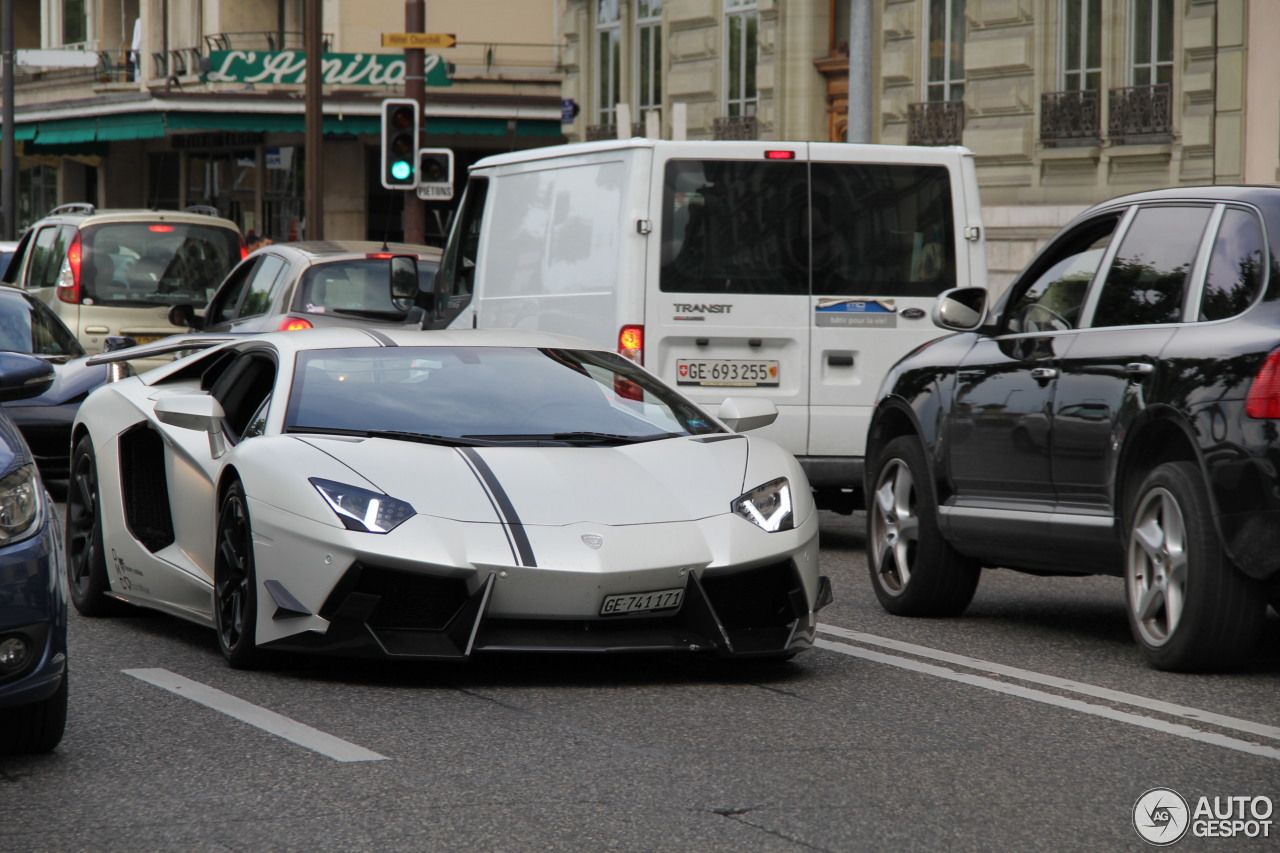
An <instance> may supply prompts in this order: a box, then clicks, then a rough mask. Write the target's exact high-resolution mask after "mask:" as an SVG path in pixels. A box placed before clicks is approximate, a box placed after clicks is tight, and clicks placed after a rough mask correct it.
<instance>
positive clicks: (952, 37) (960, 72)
mask: <svg viewBox="0 0 1280 853" xmlns="http://www.w3.org/2000/svg"><path fill="white" fill-rule="evenodd" d="M964 6H965V0H929V6H928V11H927V15H928V21H927V26H926V32H928V34H929V56H928V60H927V65H926V69H925V81H926V82H925V100H926V101H963V100H964V38H965V33H964V24H965V21H964Z"/></svg>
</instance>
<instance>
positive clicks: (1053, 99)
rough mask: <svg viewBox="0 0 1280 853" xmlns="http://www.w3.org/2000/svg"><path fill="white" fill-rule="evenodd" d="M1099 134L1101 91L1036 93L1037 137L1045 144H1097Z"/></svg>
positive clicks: (1100, 124) (1099, 137) (1100, 125)
mask: <svg viewBox="0 0 1280 853" xmlns="http://www.w3.org/2000/svg"><path fill="white" fill-rule="evenodd" d="M1101 134H1102V93H1101V92H1099V91H1098V90H1096V89H1086V90H1084V91H1080V92H1044V93H1042V94H1041V95H1040V141H1041V142H1043V143H1045V144H1046V145H1055V146H1070V145H1097V144H1098V143H1099V142H1100V141H1101Z"/></svg>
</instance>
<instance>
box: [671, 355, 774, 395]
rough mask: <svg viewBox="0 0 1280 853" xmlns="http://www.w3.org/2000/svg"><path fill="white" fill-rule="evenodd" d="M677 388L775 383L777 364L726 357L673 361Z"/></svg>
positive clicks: (749, 385)
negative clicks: (681, 386) (682, 386)
mask: <svg viewBox="0 0 1280 853" xmlns="http://www.w3.org/2000/svg"><path fill="white" fill-rule="evenodd" d="M676 384H678V385H736V386H739V387H746V388H752V387H755V386H757V385H777V384H778V362H776V361H745V360H737V359H727V358H682V359H680V360H678V361H677V362H676Z"/></svg>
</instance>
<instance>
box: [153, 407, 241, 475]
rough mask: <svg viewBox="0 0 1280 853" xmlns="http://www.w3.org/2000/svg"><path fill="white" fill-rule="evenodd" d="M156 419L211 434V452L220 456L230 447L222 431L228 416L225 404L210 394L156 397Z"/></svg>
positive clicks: (215, 455) (215, 456) (170, 424)
mask: <svg viewBox="0 0 1280 853" xmlns="http://www.w3.org/2000/svg"><path fill="white" fill-rule="evenodd" d="M155 413H156V419H157V420H159V421H160V423H163V424H168V425H169V426H175V427H179V428H181V429H193V430H197V431H200V432H207V433H208V434H209V452H210V453H212V454H213V457H214V458H215V459H216V458H217V457H219V456H221V455H222V454H223V453H225V452H226V450H227V445H226V440H225V439H224V437H223V434H222V420H223V418H225V417H226V412H225V411H223V408H222V404H221V403H219V402H218V401H217V400H216V399H214V398H213V397H211V396H210V395H208V394H174V395H173V396H171V397H161V398H160V399H159V400H157V401H156V408H155Z"/></svg>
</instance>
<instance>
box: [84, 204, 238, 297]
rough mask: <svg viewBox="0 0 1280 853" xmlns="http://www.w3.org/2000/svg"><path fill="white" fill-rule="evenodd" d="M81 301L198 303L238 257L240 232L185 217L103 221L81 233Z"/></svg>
mask: <svg viewBox="0 0 1280 853" xmlns="http://www.w3.org/2000/svg"><path fill="white" fill-rule="evenodd" d="M80 240H81V269H80V289H81V293H82V294H83V301H84V303H85V304H86V305H176V304H178V303H180V302H189V303H192V304H194V305H196V306H197V307H199V306H203V305H204V304H205V303H206V302H208V301H209V297H210V296H211V295H212V294H213V290H214V288H216V287H217V286H218V283H219V282H221V281H222V279H223V278H225V277H226V275H227V273H229V272H230V271H231V268H232V267H233V266H235V264H236V263H238V262H239V261H240V235H239V234H238V233H237V232H235V231H234V230H232V229H230V228H223V227H219V226H216V225H201V224H197V223H188V222H107V223H103V224H101V225H94V226H90V227H87V228H85V229H84V230H83V231H82V232H81V233H80Z"/></svg>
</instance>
